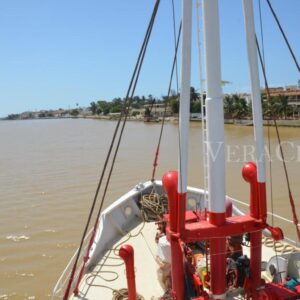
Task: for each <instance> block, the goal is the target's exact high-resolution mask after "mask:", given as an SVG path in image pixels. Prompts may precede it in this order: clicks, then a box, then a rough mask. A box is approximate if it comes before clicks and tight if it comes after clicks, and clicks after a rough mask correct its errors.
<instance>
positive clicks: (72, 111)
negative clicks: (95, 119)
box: [70, 109, 79, 117]
mask: <svg viewBox="0 0 300 300" xmlns="http://www.w3.org/2000/svg"><path fill="white" fill-rule="evenodd" d="M78 114H79V111H78V109H72V110H71V112H70V115H71V116H73V117H77V116H78Z"/></svg>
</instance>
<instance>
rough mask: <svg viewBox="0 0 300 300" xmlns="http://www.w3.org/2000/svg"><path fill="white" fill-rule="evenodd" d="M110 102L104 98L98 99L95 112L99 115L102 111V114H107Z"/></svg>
mask: <svg viewBox="0 0 300 300" xmlns="http://www.w3.org/2000/svg"><path fill="white" fill-rule="evenodd" d="M109 109H110V104H109V103H108V102H107V101H105V100H99V101H97V109H96V113H97V114H98V115H99V114H101V113H103V114H104V115H107V114H108V113H109Z"/></svg>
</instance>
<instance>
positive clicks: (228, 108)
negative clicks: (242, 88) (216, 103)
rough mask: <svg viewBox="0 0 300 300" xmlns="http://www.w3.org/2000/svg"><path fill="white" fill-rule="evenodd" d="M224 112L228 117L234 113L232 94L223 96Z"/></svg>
mask: <svg viewBox="0 0 300 300" xmlns="http://www.w3.org/2000/svg"><path fill="white" fill-rule="evenodd" d="M224 113H225V115H227V116H228V117H229V118H232V116H233V113H234V101H233V98H232V96H229V95H226V96H225V97H224Z"/></svg>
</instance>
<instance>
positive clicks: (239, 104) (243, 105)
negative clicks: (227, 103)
mask: <svg viewBox="0 0 300 300" xmlns="http://www.w3.org/2000/svg"><path fill="white" fill-rule="evenodd" d="M232 98H233V102H234V113H233V116H234V118H237V119H242V118H244V117H246V116H247V115H248V113H249V108H248V104H247V101H246V100H245V99H244V98H242V97H240V96H239V95H237V94H234V95H232Z"/></svg>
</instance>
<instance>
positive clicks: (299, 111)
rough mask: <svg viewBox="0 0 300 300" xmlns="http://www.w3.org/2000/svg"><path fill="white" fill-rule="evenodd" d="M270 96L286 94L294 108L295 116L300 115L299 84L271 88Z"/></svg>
mask: <svg viewBox="0 0 300 300" xmlns="http://www.w3.org/2000/svg"><path fill="white" fill-rule="evenodd" d="M269 91H270V96H271V97H276V96H286V97H287V100H288V104H289V105H290V106H291V107H292V108H293V115H294V117H296V116H297V117H299V116H300V87H299V86H297V85H289V86H286V87H272V88H269Z"/></svg>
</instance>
